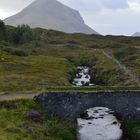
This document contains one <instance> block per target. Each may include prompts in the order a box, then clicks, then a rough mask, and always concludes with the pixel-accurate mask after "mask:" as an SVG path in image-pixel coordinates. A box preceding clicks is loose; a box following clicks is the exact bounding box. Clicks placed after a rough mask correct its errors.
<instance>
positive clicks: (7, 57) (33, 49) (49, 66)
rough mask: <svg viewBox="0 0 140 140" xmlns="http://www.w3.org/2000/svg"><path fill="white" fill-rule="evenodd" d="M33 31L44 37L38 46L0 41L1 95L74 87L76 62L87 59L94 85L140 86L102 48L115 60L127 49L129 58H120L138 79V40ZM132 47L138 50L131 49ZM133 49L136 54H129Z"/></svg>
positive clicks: (42, 30)
mask: <svg viewBox="0 0 140 140" xmlns="http://www.w3.org/2000/svg"><path fill="white" fill-rule="evenodd" d="M34 31H35V32H36V33H37V34H38V35H40V36H41V38H42V40H41V41H39V42H37V43H34V42H31V43H24V44H22V45H19V46H15V45H14V44H10V43H7V42H4V41H1V42H0V94H3V93H34V92H42V91H45V90H46V88H48V87H55V86H56V87H58V86H59V87H64V86H71V81H72V80H73V77H74V76H75V74H76V71H77V70H76V65H77V63H78V64H79V63H81V64H82V63H85V62H86V61H87V60H90V70H91V77H92V82H93V83H95V84H97V85H99V86H104V87H108V86H113V87H114V86H116V87H123V86H124V87H126V86H128V87H130V86H131V87H132V86H133V87H137V83H136V82H135V81H133V80H132V79H131V77H130V76H128V75H127V74H126V73H125V72H124V71H123V70H122V69H120V68H119V67H118V65H116V64H115V63H114V62H112V60H111V59H109V58H107V57H106V56H105V55H104V54H103V53H102V49H104V50H105V51H106V52H108V53H110V54H111V55H114V56H115V57H116V55H115V53H117V52H120V50H124V51H123V56H124V57H125V56H128V57H127V58H126V59H125V60H123V59H122V58H120V59H119V58H117V59H119V61H121V62H122V63H123V64H124V65H126V66H127V67H128V68H129V69H130V70H132V72H133V73H134V74H136V75H137V76H139V69H140V68H139V44H140V41H139V38H131V37H123V36H118V37H113V36H105V37H103V36H98V35H84V34H66V33H62V32H58V31H52V30H50V31H48V30H44V29H39V28H38V29H34ZM132 46H134V48H135V49H130V48H132ZM130 50H133V51H132V52H131V53H130ZM13 52H14V53H13ZM15 52H18V55H17V53H15ZM19 55H20V56H19ZM83 58H86V61H85V60H84V59H83ZM93 58H94V59H93ZM84 61H85V62H84ZM93 61H94V62H93ZM128 64H129V65H128ZM131 66H133V67H131Z"/></svg>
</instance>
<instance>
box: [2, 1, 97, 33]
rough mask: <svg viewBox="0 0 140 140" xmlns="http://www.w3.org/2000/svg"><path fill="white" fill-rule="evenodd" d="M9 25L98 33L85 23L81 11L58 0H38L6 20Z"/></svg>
mask: <svg viewBox="0 0 140 140" xmlns="http://www.w3.org/2000/svg"><path fill="white" fill-rule="evenodd" d="M4 22H5V23H6V24H7V25H13V26H16V25H19V24H28V25H30V26H31V27H33V28H34V27H41V28H45V29H55V30H59V31H63V32H67V33H86V34H98V33H97V32H96V31H94V30H93V29H91V28H90V27H89V26H87V25H86V24H85V23H84V20H83V19H82V17H81V16H80V14H79V12H78V11H76V10H74V9H72V8H69V7H68V6H66V5H64V4H62V3H60V2H59V1H57V0H36V1H35V2H33V3H31V4H30V5H29V6H28V7H26V8H25V9H23V10H22V11H21V12H19V13H17V14H16V15H13V16H11V17H9V18H7V19H5V21H4Z"/></svg>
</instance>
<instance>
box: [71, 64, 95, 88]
mask: <svg viewBox="0 0 140 140" xmlns="http://www.w3.org/2000/svg"><path fill="white" fill-rule="evenodd" d="M77 68H78V73H77V74H76V78H75V79H74V80H73V83H72V84H73V86H93V85H94V84H92V83H91V76H90V75H89V67H86V66H79V67H77Z"/></svg>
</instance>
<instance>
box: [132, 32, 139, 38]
mask: <svg viewBox="0 0 140 140" xmlns="http://www.w3.org/2000/svg"><path fill="white" fill-rule="evenodd" d="M132 36H134V37H140V32H136V33H134V34H133V35H132Z"/></svg>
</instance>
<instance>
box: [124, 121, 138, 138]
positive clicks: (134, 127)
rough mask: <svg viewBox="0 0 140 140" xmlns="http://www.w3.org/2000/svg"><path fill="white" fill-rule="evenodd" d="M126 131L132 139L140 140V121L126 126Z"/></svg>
mask: <svg viewBox="0 0 140 140" xmlns="http://www.w3.org/2000/svg"><path fill="white" fill-rule="evenodd" d="M126 129H127V131H128V134H129V135H130V137H131V139H133V140H139V139H140V121H131V122H128V123H127V124H126Z"/></svg>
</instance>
